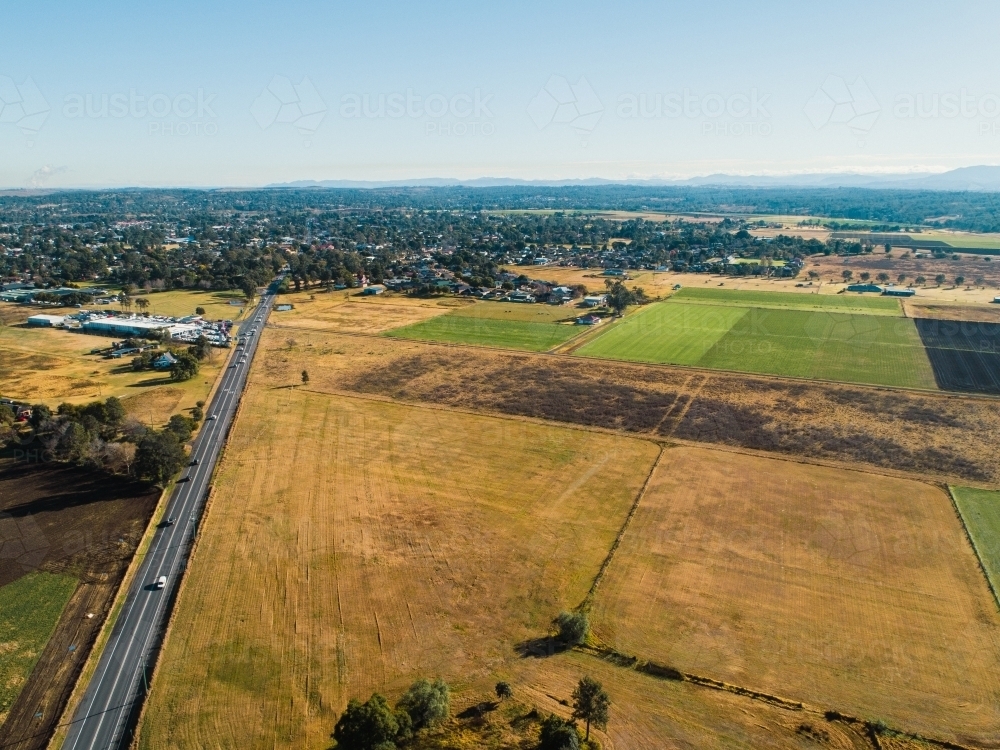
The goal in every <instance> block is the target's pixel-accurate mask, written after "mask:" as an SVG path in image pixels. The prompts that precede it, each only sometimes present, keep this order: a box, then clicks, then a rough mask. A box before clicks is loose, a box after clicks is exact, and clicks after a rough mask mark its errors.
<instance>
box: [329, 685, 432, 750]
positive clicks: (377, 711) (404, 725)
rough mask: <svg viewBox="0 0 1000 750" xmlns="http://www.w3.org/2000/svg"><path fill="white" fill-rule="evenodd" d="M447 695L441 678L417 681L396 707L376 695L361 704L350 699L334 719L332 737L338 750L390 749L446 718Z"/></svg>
mask: <svg viewBox="0 0 1000 750" xmlns="http://www.w3.org/2000/svg"><path fill="white" fill-rule="evenodd" d="M450 710H451V694H450V691H449V689H448V685H447V684H445V682H444V681H443V680H441V679H437V680H434V681H433V682H431V681H430V680H427V679H421V680H418V681H417V682H415V683H413V685H411V686H410V689H409V690H407V691H406V693H405V694H404V695H403V697H402V698H400V700H399V702H398V703H397V704H396V708H395V709H393V708H391V707H390V706H389V702H388V701H387V700H386V699H385V698H384V697H383V696H381V695H379V694H378V693H375V694H373V695H372V697H371V698H369V699H368V700H367V701H365V702H364V703H361V702H360V701H358V700H356V699H353V698H352V699H351V700H350V701H349V702H348V704H347V709H346V710H345V711H344V713H343V714H341V716H340V718H339V719H338V720H337V725H336V727H335V728H334V730H333V738H334V739H335V740H336V741H337V748H338V750H394V749H395V748H396V747H397V746H398V745H399V744H400V743H406V742H407V741H409V740H410V739H411V738H412V737H413V735H414V734H415V733H416V732H419V731H420V730H422V729H430V728H433V727H435V726H438V725H439V724H441V722H443V721H444V720H445V719H447V718H448V713H449V711H450Z"/></svg>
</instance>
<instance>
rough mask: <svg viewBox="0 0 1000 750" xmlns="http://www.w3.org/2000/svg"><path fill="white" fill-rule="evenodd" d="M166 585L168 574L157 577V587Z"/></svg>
mask: <svg viewBox="0 0 1000 750" xmlns="http://www.w3.org/2000/svg"><path fill="white" fill-rule="evenodd" d="M166 585H167V577H166V576H160V577H159V578H157V579H156V584H155V586H156V588H158V589H162V588H163V587H164V586H166Z"/></svg>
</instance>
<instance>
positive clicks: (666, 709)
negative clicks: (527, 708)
mask: <svg viewBox="0 0 1000 750" xmlns="http://www.w3.org/2000/svg"><path fill="white" fill-rule="evenodd" d="M583 675H590V676H592V677H593V678H594V679H597V680H599V681H600V682H601V683H602V684H603V685H604V687H605V689H606V690H607V691H608V694H609V695H610V696H611V700H612V707H611V714H612V720H611V722H610V723H609V724H608V728H607V730H605V731H603V732H600V731H598V732H595V734H596V736H597V738H598V739H599V740H600V742H601V743H602V745H603V746H604V747H606V748H608V750H647V749H648V750H653V749H654V748H655V749H657V750H659V748H699V750H700V749H702V748H719V750H722V748H776V749H777V748H788V750H792V749H795V750H803V748H816V747H823V748H835V749H836V750H871V748H872V745H871V742H870V741H869V740H868V738H867V737H865V734H864V730H863V728H862V727H851V726H850V725H848V724H846V723H844V722H838V721H827V720H826V719H825V718H824V717H823V716H822V715H816V714H812V713H806V712H803V711H789V710H787V709H782V708H779V707H777V706H773V705H769V704H768V703H765V702H763V701H754V700H751V699H749V698H747V697H744V696H739V695H734V694H732V693H727V692H723V691H718V690H712V689H707V688H705V687H701V686H698V685H694V684H692V683H690V682H680V681H674V680H664V679H657V678H655V677H652V676H649V675H644V674H640V673H638V672H636V671H634V670H632V669H629V668H624V667H621V666H615V665H612V664H611V663H608V662H606V661H603V660H601V659H599V658H597V657H594V656H591V655H588V654H582V653H579V652H568V653H565V654H560V655H558V656H555V657H552V658H549V659H539V660H534V659H533V660H529V661H528V662H527V663H526V664H524V665H523V666H522V668H521V669H520V670H518V671H517V672H515V673H513V674H512V675H511V677H510V678H509V679H511V681H512V683H513V684H514V686H515V695H516V696H519V697H520V698H521V699H522V700H530V701H531V703H532V704H534V705H536V706H538V709H539V711H541V712H543V713H547V712H550V711H551V712H553V713H556V714H560V715H563V716H568V714H569V709H568V708H566V707H565V706H563V705H560V704H559V703H557V701H556V700H553V698H554V697H555V698H566V697H568V696H569V695H570V693H571V692H572V690H573V687H574V686H575V684H576V681H577V680H579V679H580V678H581V677H582V676H583ZM522 685H523V687H522ZM883 743H885V741H884V740H883ZM882 747H883V748H885V749H886V750H888V749H889V748H893V749H894V750H896V749H899V750H902V749H903V748H907V749H908V750H910V749H912V750H918V749H919V750H926V748H927V746H926V745H923V744H920V743H913V744H906V743H900V744H899V745H895V744H887V743H886V744H883V745H882Z"/></svg>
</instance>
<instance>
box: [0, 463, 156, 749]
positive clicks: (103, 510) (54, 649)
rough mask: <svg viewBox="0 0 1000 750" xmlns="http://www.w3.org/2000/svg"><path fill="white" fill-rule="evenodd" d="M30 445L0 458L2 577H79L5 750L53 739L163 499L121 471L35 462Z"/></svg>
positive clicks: (5, 730) (8, 729)
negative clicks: (100, 471)
mask: <svg viewBox="0 0 1000 750" xmlns="http://www.w3.org/2000/svg"><path fill="white" fill-rule="evenodd" d="M31 450H32V449H31V448H30V447H29V446H25V447H24V448H23V450H20V452H14V451H11V450H8V451H7V452H6V454H5V455H4V457H2V458H0V585H5V584H9V583H11V582H12V581H16V580H18V579H19V578H21V577H22V576H25V575H27V574H29V573H31V572H33V571H47V572H51V573H61V574H66V575H69V576H72V577H74V578H76V579H77V580H78V581H79V584H78V586H77V588H76V591H75V593H73V595H72V597H71V598H70V600H69V602H68V603H67V604H66V607H65V609H64V610H63V613H62V617H61V618H60V620H59V623H58V625H57V626H56V629H55V632H54V633H53V635H52V637H51V638H50V639H49V641H48V644H47V645H46V646H45V648H44V649H43V650H42V653H41V655H40V657H39V660H38V662H37V664H36V665H35V667H34V670H33V671H32V672H31V675H30V676H29V677H28V678H27V681H26V682H25V683H24V686H23V687H22V688H21V691H20V693H19V695H18V697H17V698H16V700H15V701H14V703H13V705H12V706H11V708H10V711H9V713H8V715H7V718H6V720H5V721H4V722H3V725H2V726H0V738H2V739H0V747H3V748H5V750H8V749H9V750H35V748H44V747H45V746H46V745H47V744H48V739H49V736H50V734H51V732H52V731H53V729H54V728H55V725H56V722H57V721H58V719H59V716H60V714H61V712H62V709H63V707H64V706H65V704H66V701H67V700H68V699H69V695H70V693H71V692H72V690H73V685H74V683H75V680H76V677H77V675H78V674H79V672H80V670H81V669H82V667H83V664H84V662H85V661H86V659H87V655H88V653H89V651H90V648H91V646H92V645H93V643H94V640H95V638H96V637H97V635H98V632H99V631H100V629H101V626H102V624H103V623H104V620H105V618H106V616H107V614H108V611H109V609H110V607H111V604H112V601H113V599H114V595H115V592H116V591H117V588H118V584H119V583H120V581H121V579H122V576H124V574H125V571H126V569H127V568H128V565H129V562H130V561H131V559H132V555H133V554H134V552H135V549H136V547H137V545H138V544H139V541H140V539H141V538H142V535H143V532H144V531H145V529H146V525H147V524H148V522H149V519H150V516H151V515H152V513H153V510H154V509H155V507H156V503H157V500H158V498H159V491H158V490H155V489H153V490H151V489H150V488H149V487H147V486H146V485H142V484H138V483H135V482H129V481H127V480H124V479H122V478H120V477H111V476H107V475H103V474H98V473H94V472H90V471H87V470H84V469H79V468H76V467H72V466H65V465H59V464H53V463H44V462H39V460H38V454H37V452H29V451H31ZM15 456H16V458H15ZM28 459H30V460H28ZM88 614H89V615H92V616H91V617H88ZM5 645H8V644H0V655H2V653H4V650H3V647H4V646H5ZM39 713H40V714H41V716H38V715H37V714H39Z"/></svg>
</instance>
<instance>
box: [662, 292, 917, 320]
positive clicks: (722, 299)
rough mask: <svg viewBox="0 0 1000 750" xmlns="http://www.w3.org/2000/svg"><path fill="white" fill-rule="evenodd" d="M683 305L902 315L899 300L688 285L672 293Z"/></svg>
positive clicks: (855, 295) (853, 295) (851, 295)
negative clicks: (697, 304) (697, 303)
mask: <svg viewBox="0 0 1000 750" xmlns="http://www.w3.org/2000/svg"><path fill="white" fill-rule="evenodd" d="M673 298H674V299H678V300H683V301H684V302H707V303H709V304H727V305H739V306H742V307H757V308H768V309H776V310H784V309H793V310H829V311H831V312H834V311H836V312H851V313H862V314H865V315H897V316H898V315H901V314H902V310H901V309H900V305H899V300H898V299H896V298H893V297H873V296H870V295H869V296H863V295H860V294H819V293H816V294H808V293H801V292H778V291H761V290H754V289H719V288H718V287H708V288H705V287H697V286H687V287H683V288H682V289H678V290H677V291H676V292H675V293H674V294H673Z"/></svg>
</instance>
